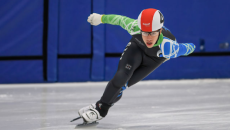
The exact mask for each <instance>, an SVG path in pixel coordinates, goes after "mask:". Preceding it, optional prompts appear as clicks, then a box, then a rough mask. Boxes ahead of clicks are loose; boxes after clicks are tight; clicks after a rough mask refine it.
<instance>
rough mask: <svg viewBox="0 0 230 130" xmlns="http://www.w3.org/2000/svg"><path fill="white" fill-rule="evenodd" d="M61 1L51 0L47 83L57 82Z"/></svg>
mask: <svg viewBox="0 0 230 130" xmlns="http://www.w3.org/2000/svg"><path fill="white" fill-rule="evenodd" d="M58 7H59V0H49V12H48V13H49V14H48V17H49V18H48V22H49V23H48V38H47V45H48V46H47V51H48V52H47V81H50V82H55V81H57V75H58V73H57V55H58V52H57V51H58V15H59V14H58V10H59V8H58Z"/></svg>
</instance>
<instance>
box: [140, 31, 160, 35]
mask: <svg viewBox="0 0 230 130" xmlns="http://www.w3.org/2000/svg"><path fill="white" fill-rule="evenodd" d="M141 34H142V35H143V36H148V35H149V34H150V35H151V36H156V35H158V34H159V31H154V32H142V31H141Z"/></svg>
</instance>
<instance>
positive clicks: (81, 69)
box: [58, 58, 91, 82]
mask: <svg viewBox="0 0 230 130" xmlns="http://www.w3.org/2000/svg"><path fill="white" fill-rule="evenodd" d="M90 64H91V59H89V58H87V59H59V60H58V81H59V82H81V81H89V80H90Z"/></svg>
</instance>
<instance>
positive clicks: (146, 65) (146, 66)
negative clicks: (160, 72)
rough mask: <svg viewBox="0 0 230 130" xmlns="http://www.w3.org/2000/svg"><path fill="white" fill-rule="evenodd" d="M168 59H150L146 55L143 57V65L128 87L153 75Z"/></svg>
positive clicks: (137, 70) (134, 74)
mask: <svg viewBox="0 0 230 130" xmlns="http://www.w3.org/2000/svg"><path fill="white" fill-rule="evenodd" d="M166 60H167V59H165V58H159V57H155V58H154V57H152V58H150V57H148V56H146V55H144V56H143V63H142V65H141V66H140V67H139V68H137V69H136V70H135V71H134V73H133V76H132V77H131V78H130V80H129V82H128V84H127V86H128V87H130V86H132V85H134V84H136V83H137V82H139V81H141V80H142V79H144V78H145V77H147V76H148V75H149V74H150V73H152V72H153V71H154V70H155V69H157V68H158V67H159V66H160V65H161V64H162V63H164V62H165V61H166Z"/></svg>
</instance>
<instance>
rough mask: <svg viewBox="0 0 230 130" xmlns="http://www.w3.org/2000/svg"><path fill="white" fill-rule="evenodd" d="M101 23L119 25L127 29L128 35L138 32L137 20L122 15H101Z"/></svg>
mask: <svg viewBox="0 0 230 130" xmlns="http://www.w3.org/2000/svg"><path fill="white" fill-rule="evenodd" d="M101 21H102V23H107V24H112V25H119V26H121V27H122V28H123V29H125V30H127V31H128V33H130V35H134V34H137V33H140V29H139V27H138V24H137V20H135V19H131V18H129V17H126V16H122V15H115V14H110V15H103V16H102V18H101Z"/></svg>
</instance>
